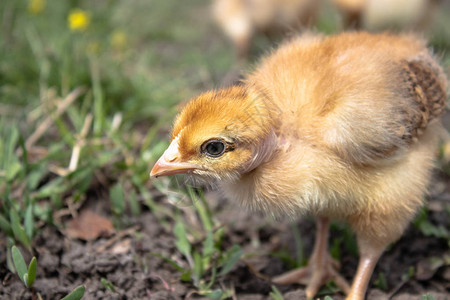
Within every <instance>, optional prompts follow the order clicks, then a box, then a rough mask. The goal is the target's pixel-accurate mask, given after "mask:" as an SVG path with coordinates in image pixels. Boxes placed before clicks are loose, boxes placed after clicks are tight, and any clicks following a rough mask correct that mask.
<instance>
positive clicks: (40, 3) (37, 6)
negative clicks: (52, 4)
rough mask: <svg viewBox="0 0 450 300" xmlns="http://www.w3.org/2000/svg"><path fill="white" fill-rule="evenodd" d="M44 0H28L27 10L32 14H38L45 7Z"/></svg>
mask: <svg viewBox="0 0 450 300" xmlns="http://www.w3.org/2000/svg"><path fill="white" fill-rule="evenodd" d="M45 4H46V1H45V0H29V1H28V11H29V12H30V13H32V14H35V15H37V14H40V13H41V12H42V11H43V10H44V8H45Z"/></svg>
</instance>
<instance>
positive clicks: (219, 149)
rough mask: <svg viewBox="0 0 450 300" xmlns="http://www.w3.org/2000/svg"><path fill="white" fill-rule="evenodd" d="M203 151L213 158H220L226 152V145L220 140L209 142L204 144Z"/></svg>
mask: <svg viewBox="0 0 450 300" xmlns="http://www.w3.org/2000/svg"><path fill="white" fill-rule="evenodd" d="M203 151H204V152H205V153H206V154H207V155H208V156H211V157H219V156H221V155H222V154H223V153H224V152H225V144H224V143H223V142H221V141H218V140H212V141H208V142H206V143H205V144H204V147H203Z"/></svg>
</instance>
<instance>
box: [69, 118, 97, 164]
mask: <svg viewBox="0 0 450 300" xmlns="http://www.w3.org/2000/svg"><path fill="white" fill-rule="evenodd" d="M92 118H93V117H92V114H91V113H89V114H88V115H87V116H86V118H85V119H84V124H83V128H82V129H81V132H80V135H79V136H78V138H77V141H76V143H75V146H74V147H73V150H72V156H71V157H70V163H69V167H68V168H67V170H68V171H69V172H73V171H75V170H76V169H77V166H78V161H79V159H80V153H81V149H82V148H83V146H84V144H85V138H86V136H87V134H88V132H89V128H90V127H91V124H92Z"/></svg>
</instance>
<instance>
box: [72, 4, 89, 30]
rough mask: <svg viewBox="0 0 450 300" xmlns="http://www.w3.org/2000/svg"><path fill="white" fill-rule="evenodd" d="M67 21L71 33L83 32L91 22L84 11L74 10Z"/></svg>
mask: <svg viewBox="0 0 450 300" xmlns="http://www.w3.org/2000/svg"><path fill="white" fill-rule="evenodd" d="M67 20H68V21H69V28H70V29H71V30H72V31H84V30H86V28H87V27H88V26H89V23H90V22H91V15H90V14H89V13H88V12H85V11H84V10H81V9H79V8H76V9H74V10H72V11H71V12H70V14H69V17H68V19H67Z"/></svg>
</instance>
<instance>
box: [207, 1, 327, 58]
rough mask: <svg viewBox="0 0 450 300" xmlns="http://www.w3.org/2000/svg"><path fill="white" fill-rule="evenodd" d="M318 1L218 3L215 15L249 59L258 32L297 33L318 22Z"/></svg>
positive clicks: (239, 53)
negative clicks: (252, 41)
mask: <svg viewBox="0 0 450 300" xmlns="http://www.w3.org/2000/svg"><path fill="white" fill-rule="evenodd" d="M318 6H319V1H318V0H215V1H214V3H213V15H214V17H215V19H216V21H217V23H218V24H219V26H220V27H221V28H222V29H223V31H224V32H225V34H226V35H227V36H228V37H229V38H230V39H231V41H232V42H233V44H234V46H235V48H236V52H237V56H238V58H239V59H245V58H247V56H248V52H249V50H250V46H251V40H252V38H253V36H254V35H255V34H256V33H261V32H264V33H267V34H270V33H274V32H286V31H296V30H298V29H301V28H303V27H305V26H309V25H311V24H312V22H314V21H315V19H316V15H317V11H318Z"/></svg>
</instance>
